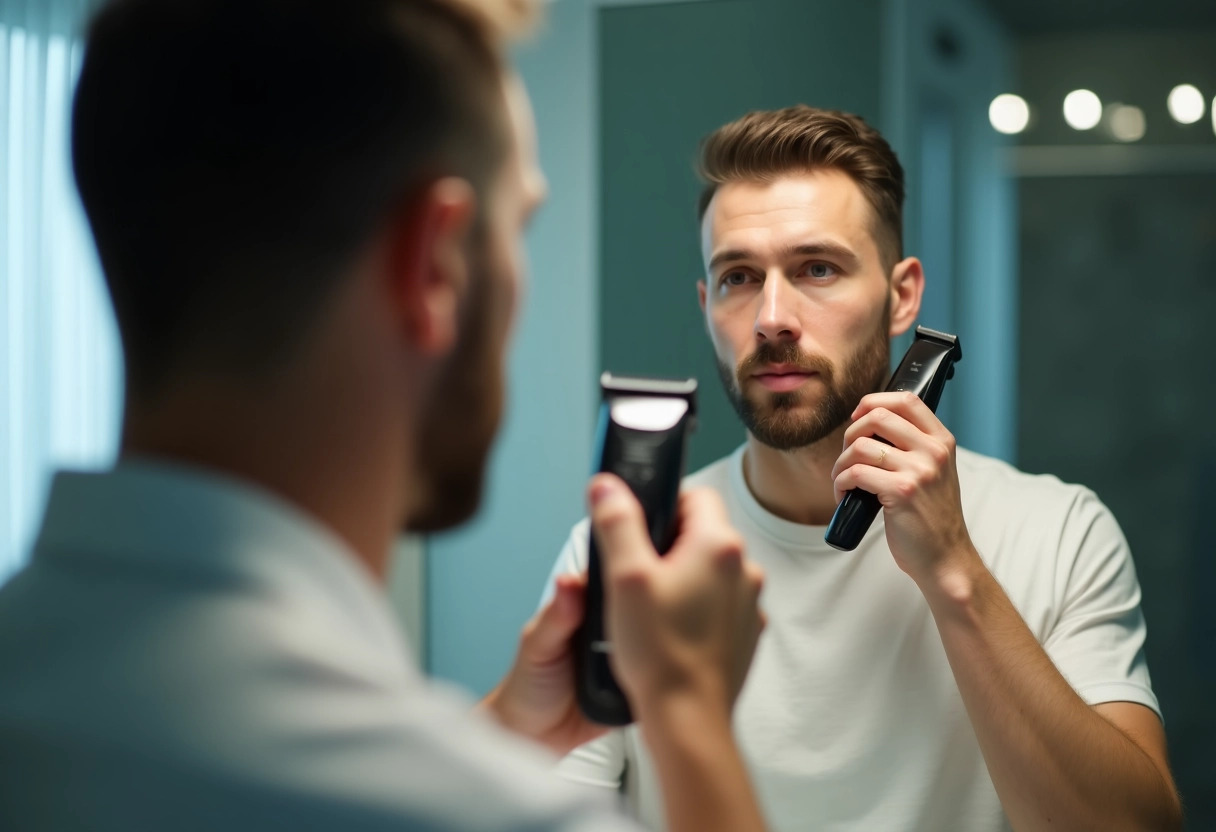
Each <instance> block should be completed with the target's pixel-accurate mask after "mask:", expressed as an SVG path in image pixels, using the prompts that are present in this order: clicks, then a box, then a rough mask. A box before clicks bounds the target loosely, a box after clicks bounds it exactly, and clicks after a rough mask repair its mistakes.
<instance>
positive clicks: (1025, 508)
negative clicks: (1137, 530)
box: [957, 448, 1105, 522]
mask: <svg viewBox="0 0 1216 832" xmlns="http://www.w3.org/2000/svg"><path fill="white" fill-rule="evenodd" d="M957 462H958V477H959V487H960V489H961V491H962V499H963V510H964V511H965V512H968V511H969V512H971V513H979V514H982V515H983V517H984V519H985V520H989V521H995V520H997V519H1000V518H1005V519H1008V520H1009V521H1011V522H1021V521H1023V520H1025V519H1027V518H1031V517H1033V518H1035V519H1037V520H1039V521H1047V520H1049V519H1051V518H1057V519H1059V520H1063V519H1064V518H1065V517H1067V516H1068V515H1070V514H1072V513H1073V512H1075V511H1076V510H1077V509H1078V508H1081V507H1089V508H1090V509H1092V510H1096V509H1101V510H1105V506H1103V505H1102V503H1101V501H1100V500H1098V498H1097V496H1096V495H1095V494H1094V492H1093V491H1091V490H1090V489H1089V488H1086V487H1085V486H1083V485H1078V484H1076V483H1069V482H1064V481H1063V480H1061V479H1060V478H1059V477H1057V476H1055V475H1053V474H1031V473H1027V472H1025V471H1022V470H1019V469H1018V468H1015V467H1014V466H1013V465H1010V464H1009V463H1008V462H1005V461H1003V460H1000V459H996V458H995V457H990V456H985V455H983V454H979V453H976V452H974V451H969V450H967V449H966V448H959V449H958V453H957Z"/></svg>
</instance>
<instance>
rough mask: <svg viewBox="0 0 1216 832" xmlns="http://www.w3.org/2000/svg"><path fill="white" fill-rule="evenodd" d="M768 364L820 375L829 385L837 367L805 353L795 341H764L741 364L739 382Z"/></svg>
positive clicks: (821, 358)
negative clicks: (783, 365) (782, 365)
mask: <svg viewBox="0 0 1216 832" xmlns="http://www.w3.org/2000/svg"><path fill="white" fill-rule="evenodd" d="M766 364H786V365H789V366H791V367H795V368H797V369H798V371H800V372H805V373H818V374H819V375H821V376H822V377H823V380H824V381H825V382H827V383H828V384H831V383H832V376H833V375H834V374H835V367H833V366H832V362H831V361H829V360H828V359H827V358H825V357H823V356H822V355H810V354H807V353H804V352H803V351H802V350H801V348H799V346H798V345H797V344H796V343H794V342H793V341H762V342H761V343H760V346H759V347H757V348H756V351H755V352H754V353H752V354H751V355H749V356H748V357H747V358H745V359H743V360H742V361H740V362H739V368H738V370H737V372H738V376H739V381H740V382H742V381H743V379H745V378H747V377H748V376H750V375H752V374H753V373H755V372H756V371H757V370H759V369H761V368H762V367H764V366H765V365H766Z"/></svg>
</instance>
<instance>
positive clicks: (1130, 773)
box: [921, 557, 1181, 832]
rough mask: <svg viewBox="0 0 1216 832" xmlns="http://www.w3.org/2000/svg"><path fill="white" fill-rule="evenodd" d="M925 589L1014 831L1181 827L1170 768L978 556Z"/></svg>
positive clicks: (926, 584) (927, 584) (923, 588)
mask: <svg viewBox="0 0 1216 832" xmlns="http://www.w3.org/2000/svg"><path fill="white" fill-rule="evenodd" d="M921 588H922V590H923V591H924V592H925V597H926V598H927V599H928V601H929V606H930V608H931V610H932V612H933V616H934V618H935V620H936V622H937V626H938V630H939V632H940V633H941V638H942V644H943V645H944V647H945V650H946V655H947V658H948V659H949V661H950V666H951V668H952V669H953V671H954V677H955V679H956V681H957V682H958V687H959V691H960V692H961V694H962V698H963V702H964V705H965V706H966V708H967V713H968V715H969V716H970V719H971V724H972V726H973V727H974V729H975V733H976V737H977V738H978V740H979V744H980V748H981V750H982V751H983V754H984V760H985V762H986V763H987V765H988V770H989V773H990V774H991V776H992V780H993V783H994V784H995V786H996V790H997V793H998V795H999V796H1000V798H1001V804H1002V805H1003V806H1004V808H1005V812H1006V814H1007V815H1008V816H1009V819H1010V821H1011V822H1012V824H1013V826H1014V828H1015V829H1017V830H1019V832H1024V831H1025V830H1038V829H1068V830H1074V829H1075V830H1081V829H1095V830H1098V829H1100V830H1122V829H1129V830H1131V829H1135V830H1147V829H1152V830H1156V829H1161V830H1173V829H1178V828H1180V827H1181V817H1180V814H1181V813H1180V808H1179V803H1178V799H1177V796H1176V794H1175V792H1174V790H1173V788H1172V785H1171V784H1170V783H1169V782H1168V775H1166V774H1163V773H1162V771H1161V770H1160V769H1159V768H1158V765H1157V764H1156V763H1154V761H1153V760H1152V759H1151V758H1150V757H1149V755H1148V754H1147V753H1146V752H1145V751H1144V750H1143V749H1142V748H1141V747H1140V746H1139V745H1137V744H1136V743H1135V742H1133V741H1132V740H1131V739H1130V738H1129V737H1128V736H1127V735H1126V734H1124V733H1123V732H1122V731H1121V730H1119V729H1118V728H1117V727H1115V726H1114V725H1112V724H1111V723H1109V722H1107V721H1106V720H1105V719H1103V718H1102V716H1101V715H1099V714H1098V713H1096V712H1095V711H1094V710H1093V708H1091V707H1090V706H1089V705H1087V704H1086V703H1085V702H1084V701H1083V700H1082V699H1081V698H1080V697H1079V696H1078V695H1077V694H1076V692H1075V691H1074V690H1073V689H1072V688H1071V687H1070V686H1069V684H1068V682H1067V681H1066V680H1065V679H1064V677H1063V676H1061V675H1060V673H1059V671H1058V670H1057V669H1056V667H1055V665H1054V664H1052V662H1051V659H1050V658H1049V657H1048V656H1047V654H1046V653H1045V652H1044V651H1043V648H1042V647H1041V646H1040V645H1039V644H1038V642H1037V641H1036V640H1035V637H1034V635H1033V634H1032V633H1031V632H1030V629H1029V628H1028V627H1027V626H1026V624H1025V622H1023V621H1022V618H1021V616H1020V615H1019V614H1018V612H1017V610H1016V609H1015V608H1014V607H1013V604H1012V603H1011V602H1010V601H1009V598H1008V596H1006V595H1005V592H1004V590H1002V589H1001V587H1000V585H999V584H998V583H997V582H996V580H995V579H994V578H993V577H992V575H991V573H989V572H988V570H987V569H986V568H985V567H984V566H983V564H982V562H980V561H979V559H978V557H976V558H975V559H974V560H973V561H972V562H971V564H970V565H969V566H968V567H966V568H961V569H956V570H955V571H953V572H952V573H950V574H948V575H946V576H944V577H940V578H938V579H937V580H935V581H932V582H924V583H922V585H921Z"/></svg>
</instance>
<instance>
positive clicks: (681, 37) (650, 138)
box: [599, 0, 883, 469]
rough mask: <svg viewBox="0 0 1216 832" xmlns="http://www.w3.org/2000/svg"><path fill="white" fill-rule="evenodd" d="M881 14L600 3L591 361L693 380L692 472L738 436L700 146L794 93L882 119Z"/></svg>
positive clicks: (802, 7)
mask: <svg viewBox="0 0 1216 832" xmlns="http://www.w3.org/2000/svg"><path fill="white" fill-rule="evenodd" d="M881 22H882V14H881V8H880V3H879V2H878V0H853V1H852V2H849V3H834V2H805V0H788V2H777V0H735V2H707V3H686V4H671V5H654V6H649V5H642V6H621V7H609V8H605V9H603V10H602V11H601V12H600V26H599V32H600V56H601V67H602V71H601V75H600V107H599V113H600V135H601V142H602V152H601V164H602V167H601V171H600V177H601V190H602V195H603V205H602V209H601V210H602V213H601V225H600V228H601V237H600V239H601V249H600V289H599V299H600V310H599V315H600V339H599V349H600V357H601V361H602V364H603V366H604V368H605V369H609V370H612V371H613V372H625V373H644V374H653V375H669V376H687V375H695V376H696V377H697V379H698V380H699V382H700V400H699V402H700V408H701V414H702V415H701V419H700V426H699V428H698V431H697V433H696V434H694V436H693V440H692V445H691V450H690V459H689V465H690V469H695V468H697V467H700V466H701V465H704V464H706V463H708V462H710V461H712V460H713V459H716V458H717V457H719V456H722V455H723V454H724V453H727V452H728V451H729V450H730V449H732V448H734V447H735V446H736V445H738V444H739V442H740V441H741V440H742V436H743V434H742V432H741V429H740V427H739V423H738V419H737V417H736V416H735V413H734V411H733V410H732V409H731V406H730V404H729V402H728V401H727V399H726V396H725V394H724V393H723V392H722V385H721V383H720V382H719V380H718V375H717V371H716V369H715V366H714V359H713V350H712V348H711V347H710V344H709V339H708V337H707V336H706V334H705V323H704V318H703V317H702V314H701V311H700V307H699V306H698V304H697V294H696V282H697V280H698V279H699V278H700V277H701V276H702V273H703V267H702V263H701V254H700V238H699V230H698V226H697V221H696V201H697V195H698V193H699V192H700V187H699V185H698V183H697V179H696V176H695V174H694V167H693V166H694V163H695V159H696V151H697V146H698V142H699V141H700V139H701V137H702V136H704V135H705V134H706V133H708V132H710V131H711V130H713V129H714V128H715V127H717V126H719V125H721V124H724V123H725V122H727V121H730V120H731V119H734V118H736V117H738V116H741V115H743V114H744V113H746V112H747V111H749V110H754V109H768V108H774V107H784V106H787V105H790V104H796V103H800V102H801V103H806V104H812V105H816V106H823V107H836V108H841V109H846V110H850V111H852V112H855V113H858V114H860V115H862V116H864V117H866V118H867V119H869V120H872V121H873V122H874V123H876V124H878V125H879V126H880V127H881V125H882V120H881V114H880V112H879V101H880V96H879V90H880V86H881V75H882V66H883V56H882V54H881V52H880V34H881Z"/></svg>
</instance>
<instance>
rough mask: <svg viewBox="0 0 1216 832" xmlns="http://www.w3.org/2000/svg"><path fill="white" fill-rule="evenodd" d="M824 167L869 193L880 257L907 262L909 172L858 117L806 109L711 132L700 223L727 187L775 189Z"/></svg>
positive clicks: (750, 117) (751, 117) (763, 115)
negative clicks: (747, 184) (782, 180)
mask: <svg viewBox="0 0 1216 832" xmlns="http://www.w3.org/2000/svg"><path fill="white" fill-rule="evenodd" d="M825 168H829V169H835V170H839V171H841V172H843V173H846V174H848V175H849V176H850V177H851V178H852V179H853V181H854V182H856V183H857V185H858V187H860V188H861V192H862V193H863V194H865V197H866V200H867V201H868V202H869V203H870V205H871V207H873V209H874V213H875V218H876V220H877V221H876V223H875V229H874V231H875V233H874V239H875V241H876V242H877V243H878V253H879V256H880V257H881V258H882V260H883V264H884V266H886V268H887V269H888V270H890V268H891V267H893V266H894V265H895V264H896V263H897V262H899V260H900V259H901V258H902V257H903V205H904V170H903V168H902V167H901V166H900V164H899V159H898V158H897V157H896V156H895V151H893V150H891V146H890V145H889V144H887V140H886V139H884V138H883V137H882V134H880V133H879V132H878V131H877V130H875V129H874V128H873V127H871V126H870V125H868V124H866V123H865V121H864V120H862V119H861V118H860V117H859V116H855V115H853V114H852V113H844V112H840V111H839V110H821V109H818V108H816V107H808V106H806V105H805V104H799V105H797V106H795V107H786V108H785V109H783V110H757V111H755V112H751V113H748V114H747V115H745V116H743V117H742V118H740V119H737V120H736V121H732V122H731V123H730V124H726V125H723V126H722V127H719V128H718V129H717V130H715V131H714V132H712V133H710V134H709V135H708V136H706V137H705V140H704V141H703V142H702V143H701V157H700V161H699V164H698V166H697V172H698V173H699V175H700V176H701V179H702V180H703V181H704V182H705V183H706V184H705V188H704V190H702V192H701V199H700V204H699V205H698V217H699V218H700V219H701V220H704V219H705V212H706V211H707V210H708V209H709V203H710V201H711V200H712V199H713V197H714V194H715V193H717V190H718V188H719V186H721V185H724V184H726V183H727V182H739V181H752V182H755V181H759V182H769V181H772V180H773V179H774V178H776V177H778V176H781V175H783V174H788V173H803V172H808V171H812V170H816V169H825Z"/></svg>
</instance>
